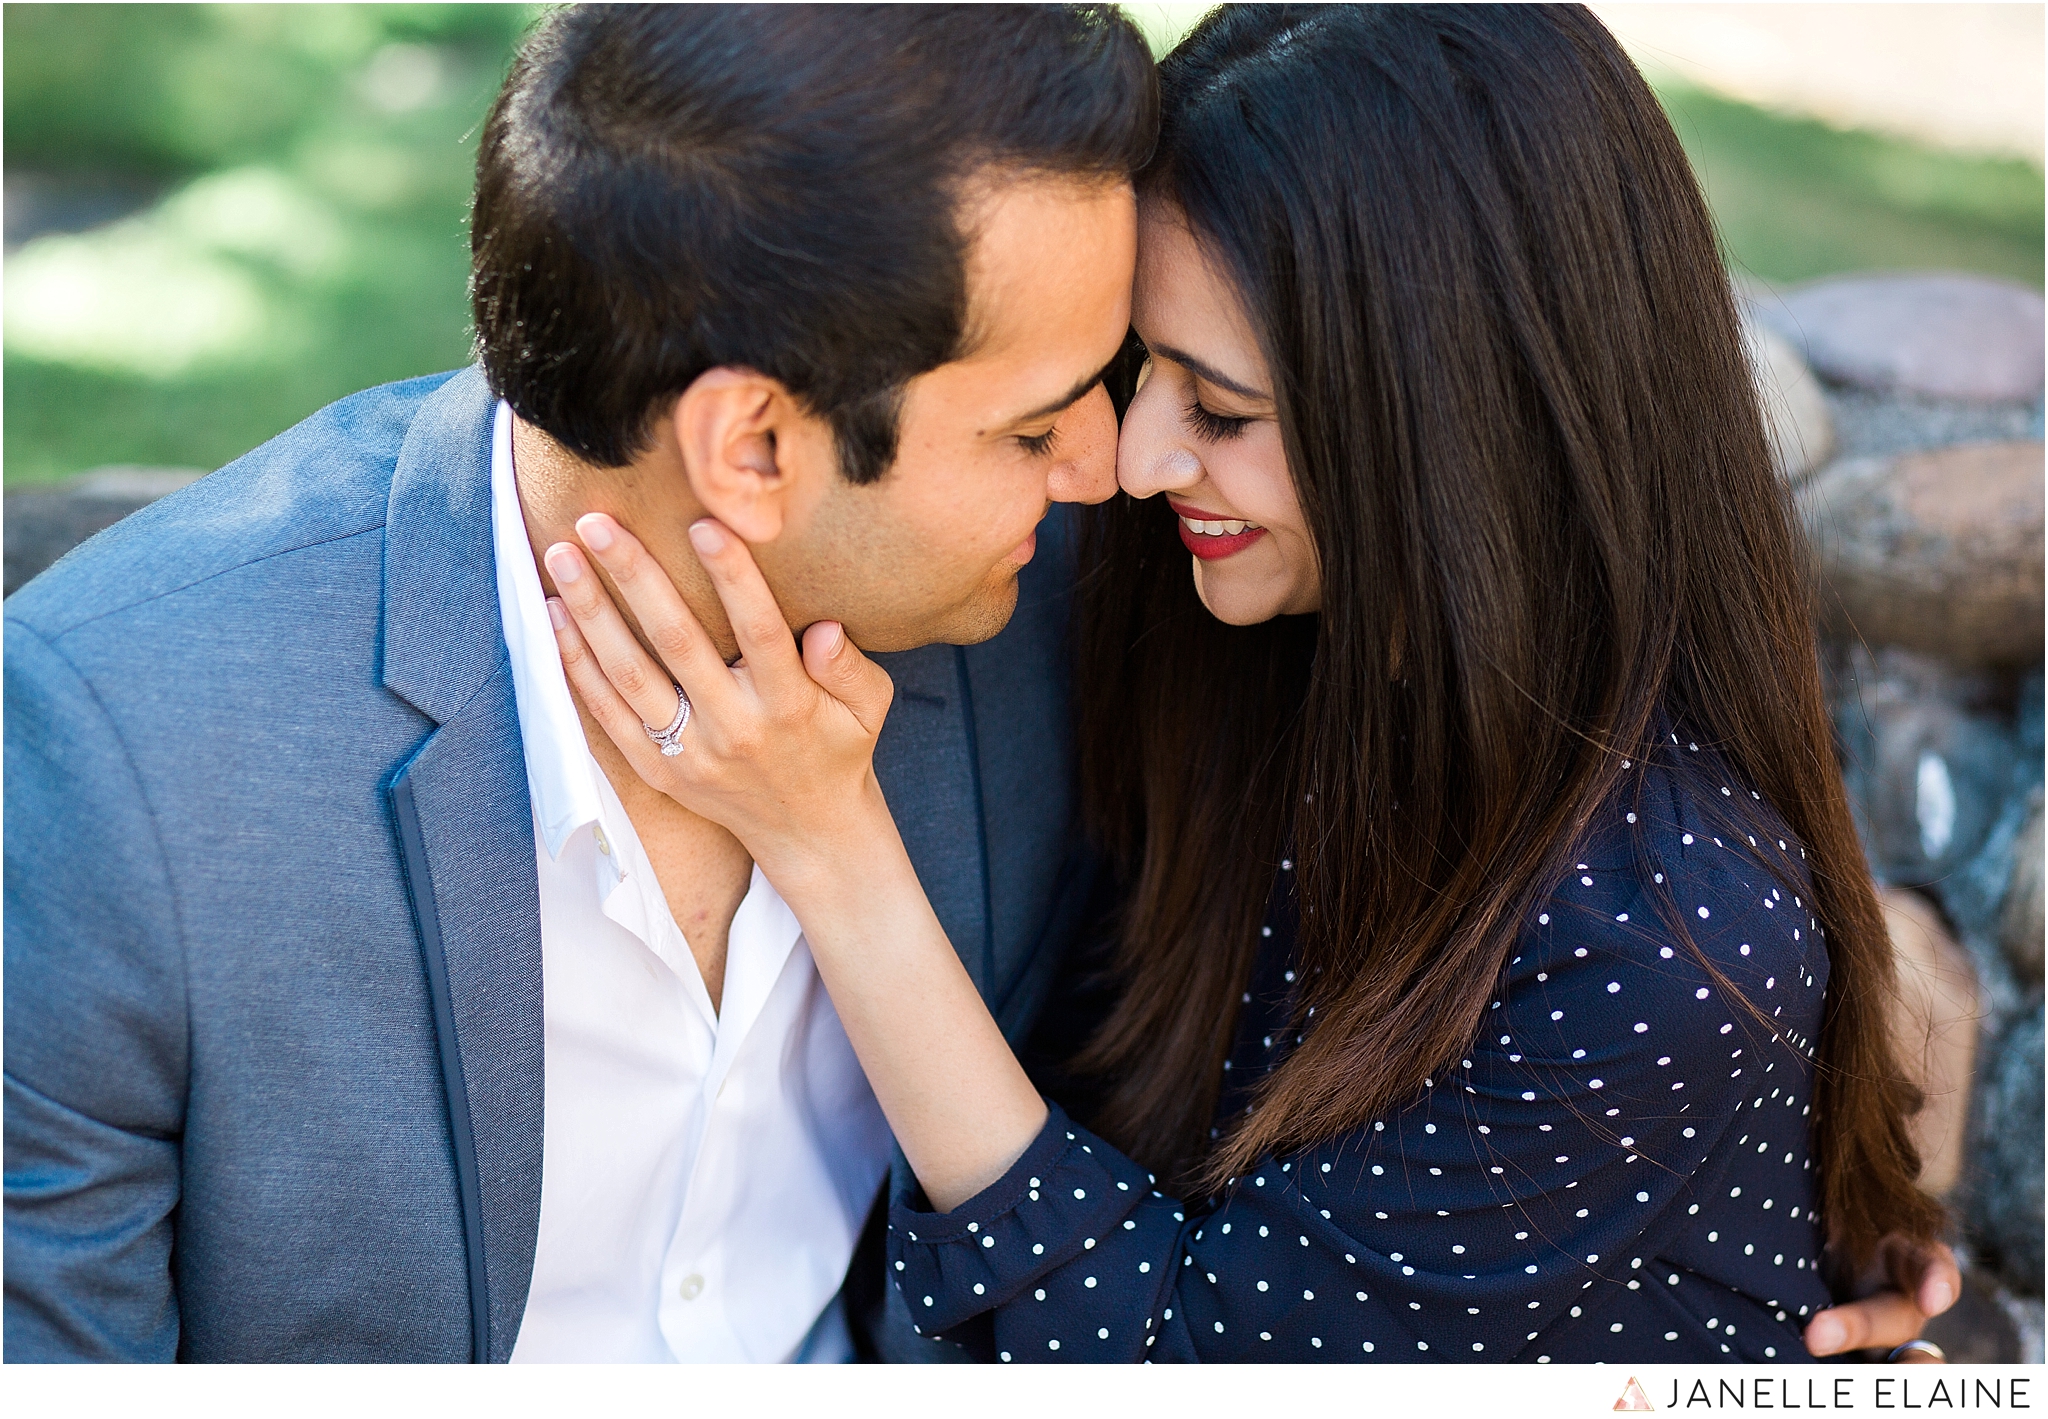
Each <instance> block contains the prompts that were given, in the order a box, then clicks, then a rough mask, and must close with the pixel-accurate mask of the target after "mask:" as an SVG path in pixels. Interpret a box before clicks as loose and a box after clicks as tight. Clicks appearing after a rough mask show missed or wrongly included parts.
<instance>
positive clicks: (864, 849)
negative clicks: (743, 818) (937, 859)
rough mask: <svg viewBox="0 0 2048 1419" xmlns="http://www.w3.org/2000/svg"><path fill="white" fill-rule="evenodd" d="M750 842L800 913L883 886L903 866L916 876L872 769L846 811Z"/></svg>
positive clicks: (756, 857) (764, 869) (767, 872)
mask: <svg viewBox="0 0 2048 1419" xmlns="http://www.w3.org/2000/svg"><path fill="white" fill-rule="evenodd" d="M747 846H748V848H749V850H750V851H752V852H753V855H754V861H755V862H757V863H758V864H759V865H760V868H761V872H762V874H763V875H764V876H766V877H767V878H768V880H769V881H770V882H772V883H774V884H775V890H776V891H777V892H778V893H780V894H781V896H782V899H783V900H784V901H786V902H788V903H789V905H790V908H791V909H792V910H794V911H796V912H797V913H798V915H799V916H801V915H802V908H803V905H804V904H806V903H810V902H822V903H827V904H829V903H832V902H843V901H846V900H848V898H849V894H852V893H861V892H871V891H873V890H874V889H875V888H878V887H883V886H885V885H886V884H887V883H888V882H890V880H891V879H892V878H893V877H894V876H896V875H897V874H898V873H899V872H901V871H908V872H909V873H910V875H911V880H912V881H915V880H916V872H915V869H914V868H911V866H910V858H909V854H908V852H907V851H906V849H905V848H904V846H903V838H902V835H901V834H900V833H899V832H898V831H897V829H896V820H895V818H894V817H893V816H891V814H890V812H889V805H888V803H887V801H886V800H884V798H883V797H882V791H881V786H880V785H879V784H878V783H876V782H875V780H874V776H873V775H872V774H870V775H869V777H868V781H867V784H866V786H865V788H864V789H863V791H862V792H861V794H860V795H859V797H858V799H857V800H856V801H854V802H852V803H850V804H849V805H848V806H847V808H846V810H845V811H844V812H841V813H838V814H834V815H833V816H831V817H830V818H814V819H812V820H811V821H810V822H809V823H807V824H806V825H805V826H804V827H803V828H802V829H801V830H798V831H794V832H791V833H788V834H786V835H778V836H777V837H775V838H773V839H764V840H762V841H761V842H759V843H749V844H748V845H747Z"/></svg>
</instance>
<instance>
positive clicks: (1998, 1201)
mask: <svg viewBox="0 0 2048 1419" xmlns="http://www.w3.org/2000/svg"><path fill="white" fill-rule="evenodd" d="M2041 1024H2042V1018H2041V1007H2040V1005H2039V1004H2038V1003H2037V1004H2036V1005H2035V1006H2034V1008H2033V1009H2032V1010H2029V1011H2028V1012H2027V1013H2025V1014H2023V1015H2021V1016H2020V1017H2019V1018H2018V1019H2016V1020H2014V1021H2013V1023H2012V1024H2011V1025H2010V1026H2009V1027H2007V1029H2006V1031H2005V1032H2004V1034H2003V1035H2002V1036H2001V1037H2000V1038H1999V1039H1998V1040H1997V1042H1996V1043H1995V1044H1993V1045H1992V1047H1991V1049H1990V1050H1989V1051H1988V1056H1989V1057H1988V1058H1987V1059H1986V1060H1985V1067H1984V1072H1983V1076H1982V1078H1981V1079H1980V1080H1979V1081H1978V1086H1977V1098H1976V1109H1975V1115H1976V1123H1975V1126H1974V1127H1973V1128H1972V1130H1971V1134H1972V1139H1973V1143H1974V1147H1973V1150H1972V1154H1971V1159H1970V1162H1971V1171H1972V1173H1973V1174H1974V1176H1973V1177H1972V1179H1971V1183H1972V1188H1971V1202H1970V1208H1969V1220H1970V1229H1971V1231H1972V1232H1973V1233H1974V1234H1975V1236H1976V1241H1977V1244H1978V1247H1979V1250H1980V1252H1981V1253H1982V1254H1983V1255H1984V1256H1985V1258H1986V1259H1987V1260H1989V1261H1991V1262H1992V1263H1993V1264H1994V1265H1995V1266H1996V1267H1997V1270H1998V1272H1999V1274H2000V1275H2001V1276H2002V1277H2003V1278H2004V1279H2005V1281H2006V1283H2007V1284H2008V1285H2010V1286H2012V1288H2013V1289H2014V1290H2016V1291H2021V1292H2028V1293H2031V1294H2034V1295H2039V1294H2040V1292H2041V1244H2042V1229H2041V1208H2042V1192H2041V1164H2042V1150H2043V1147H2044V1140H2043V1137H2042V1123H2043V1119H2042V1109H2043V1099H2042V1087H2041V1083H2042V1080H2041Z"/></svg>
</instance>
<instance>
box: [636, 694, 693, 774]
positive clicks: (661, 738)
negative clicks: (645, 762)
mask: <svg viewBox="0 0 2048 1419" xmlns="http://www.w3.org/2000/svg"><path fill="white" fill-rule="evenodd" d="M675 690H676V717H675V718H674V719H673V720H671V721H670V722H669V726H668V728H666V729H656V728H655V727H654V726H653V725H651V724H649V723H648V722H647V721H646V720H644V719H643V720H641V721H640V727H641V728H642V729H644V730H646V731H647V737H648V738H649V739H652V740H653V741H654V742H655V743H656V744H659V745H660V746H661V755H662V757H663V758H665V759H673V758H674V757H675V756H676V755H678V754H680V753H682V752H683V726H684V725H686V724H688V723H689V722H690V697H689V696H688V695H686V694H684V693H683V687H682V686H681V685H677V686H676V687H675Z"/></svg>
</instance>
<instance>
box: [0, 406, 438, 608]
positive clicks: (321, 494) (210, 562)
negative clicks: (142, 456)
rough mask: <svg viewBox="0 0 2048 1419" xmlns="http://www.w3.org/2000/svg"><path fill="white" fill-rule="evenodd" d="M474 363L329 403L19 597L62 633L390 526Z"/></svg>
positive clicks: (74, 554)
mask: <svg viewBox="0 0 2048 1419" xmlns="http://www.w3.org/2000/svg"><path fill="white" fill-rule="evenodd" d="M465 376H468V377H474V372H473V371H461V370H458V371H449V372H445V373H441V374H433V375H426V376H423V377H421V378H418V379H410V380H404V381H401V382H399V383H395V384H386V385H380V386H377V387H376V388H373V389H367V390H364V391H362V392H361V393H358V394H353V395H350V396H349V397H348V398H346V399H342V400H340V401H338V402H336V403H334V404H330V405H328V406H327V407H326V408H324V409H322V410H320V411H319V412H318V413H316V414H314V415H312V416H311V417H310V418H307V419H306V420H304V421H303V422H301V423H299V424H296V425H294V426H293V427H292V428H290V429H287V430H285V431H284V432H283V433H281V434H279V435H277V437H275V438H273V439H271V440H270V441H269V442H267V443H265V444H263V445H262V446H261V447H259V448H256V449H254V450H252V451H250V452H249V453H246V454H244V455H243V456H242V457H240V458H238V459H236V460H235V461H234V462H233V463H230V464H228V465H227V466H226V467H224V468H222V469H220V470H219V471H218V472H216V473H212V474H210V475H208V476H207V477H205V478H202V479H200V480H199V481H198V482H196V483H194V484H192V485H191V486H189V487H187V488H184V489H181V490H179V491H178V492H176V493H173V494H171V495H170V496H168V497H166V498H163V499H160V500H159V501H157V502H155V503H152V504H150V505H149V506H148V507H146V508H144V509H142V510H141V511H140V512H137V513H135V514H134V515H133V516H131V517H127V518H124V519H122V520H121V521H120V522H118V523H116V524H115V525H114V526H113V527H110V528H108V529H107V530H106V531H105V532H102V533H101V534H100V535H98V536H97V537H94V538H92V539H91V540H90V541H88V542H86V543H84V544H83V545H81V546H79V547H77V548H74V549H73V550H72V551H71V552H70V553H68V554H67V555H66V556H65V557H63V558H62V559H61V560H60V561H58V562H57V564H56V565H55V566H53V567H51V568H50V569H49V570H48V571H46V572H44V573H43V574H42V575H41V576H38V577H36V578H35V579H34V580H33V581H31V582H29V584H28V585H26V586H24V587H23V588H21V590H20V591H18V592H16V593H15V594H14V595H13V596H11V597H9V598H8V599H7V603H6V614H7V619H8V620H9V621H10V622H13V623H16V624H17V625H20V626H24V627H26V628H27V629H29V630H31V631H33V632H35V633H36V634H37V635H39V636H41V637H43V638H44V639H46V640H50V641H56V640H59V639H62V638H63V637H65V636H66V635H68V634H70V633H71V632H73V631H75V630H77V629H78V628H80V627H83V626H86V625H88V624H91V623H94V622H98V621H102V620H104V619H105V618H107V617H110V616H116V615H118V614H119V613H121V612H123V611H127V610H131V609H133V608H135V607H138V606H141V605H143V604H145V603H148V602H152V601H156V600H159V599H161V598H163V597H166V596H170V595H173V594H176V593H179V592H182V591H187V590H191V589H194V588H199V587H202V586H203V585H204V584H206V583H208V582H211V581H215V580H217V579H220V578H222V577H223V576H224V575H225V574H227V573H231V572H234V571H237V570H239V569H243V568H249V567H252V566H255V565H257V564H259V563H263V562H266V561H270V560H272V559H275V558H278V557H280V556H284V555H286V554H289V553H293V552H301V551H307V550H311V549H316V548H320V547H324V546H332V545H336V544H341V543H345V542H347V541H348V539H351V538H356V537H360V536H362V535H363V534H365V533H374V532H378V531H380V530H381V529H382V527H383V525H384V518H385V512H386V509H387V507H388V505H389V502H390V496H391V480H392V474H393V471H394V469H395V468H396V466H397V463H398V457H399V452H400V450H401V448H402V447H403V446H404V443H405V439H406V435H407V434H408V432H409V431H410V430H411V429H412V426H413V423H414V421H415V420H416V419H417V418H418V416H419V413H420V409H421V407H422V405H424V404H425V402H426V401H427V400H428V398H429V397H431V396H432V395H433V394H434V393H435V392H436V391H437V390H439V389H441V388H442V386H444V385H446V384H448V383H449V382H450V381H451V380H456V379H461V378H464V377H465Z"/></svg>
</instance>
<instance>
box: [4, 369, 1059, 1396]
mask: <svg viewBox="0 0 2048 1419" xmlns="http://www.w3.org/2000/svg"><path fill="white" fill-rule="evenodd" d="M492 408H493V402H492V399H491V396H490V393H489V391H488V389H487V388H486V386H485V383H484V381H483V379H482V377H481V376H480V374H478V373H477V372H476V371H475V370H465V371H462V372H460V373H457V374H454V375H437V376H433V377H431V378H427V379H419V380H413V381H410V382H407V383H404V384H397V385H391V386H387V387H385V388H381V389H373V390H370V391H368V392H366V393H363V394H359V395H356V396H355V397H353V398H351V399H347V400H344V401H342V402H341V403H339V404H336V405H334V406H333V407H331V408H329V409H326V410H323V411H322V412H321V413H319V414H317V415H315V416H314V417H312V418H311V419H309V420H307V421H306V422H305V423H303V424H301V425H299V426H298V427H297V428H294V429H292V430H290V431H289V432H287V433H285V434H283V435H281V436H280V437H278V438H277V439H275V440H273V441H271V442H270V443H268V444H266V445H264V446H263V447H262V448H259V449H257V450H256V451H255V452H253V453H251V454H249V455H248V456H246V457H244V458H242V459H240V460H238V461H237V462H235V463H233V464H231V465H229V466H228V467H226V468H224V469H222V470H221V471H220V472H218V473H216V474H214V475H213V476H212V477H210V478H206V479H204V480H202V481H201V482H199V483H197V484H194V485H193V486H192V487H190V488H188V489H186V490H185V491H183V492H180V493H178V494H175V495H174V496H172V497H169V498H166V499H164V500H163V501H161V502H159V503H156V504H154V505H152V506H151V507H149V508H147V509H146V510H144V511H143V512H140V513H138V514H136V515H135V516H133V517H131V518H129V519H127V520H126V521H124V522H122V523H120V524H119V525H117V526H116V527H114V528H112V529H111V530H109V531H108V532H106V533H105V534H103V535H101V536H100V537H97V538H95V539H94V540H93V541H92V542H90V543H89V544H87V545H86V546H84V547H82V548H80V549H78V550H77V551H75V552H74V553H72V554H71V555H70V556H68V557H66V558H65V559H64V560H63V561H62V562H60V563H59V564H58V565H57V566H55V567H53V568H52V569H51V570H50V571H48V572H47V573H45V574H44V575H43V576H41V577H38V578H37V579H36V580H35V581H34V582H32V583H30V584H29V585H28V586H27V587H24V588H23V589H22V590H21V591H20V592H19V593H17V594H16V595H15V596H14V597H12V598H11V599H10V600H9V601H8V602H7V604H6V648H5V654H6V763H5V772H6V882H5V885H6V918H5V934H6V1090H7V1092H6V1174H7V1182H6V1294H7V1300H6V1358H7V1359H8V1360H42V1359H63V1358H76V1359H105V1360H114V1359H122V1360H168V1359H171V1358H173V1357H177V1358H183V1359H192V1360H241V1361H274V1360H406V1361H422V1360H458V1361H459V1360H503V1359H505V1358H506V1357H507V1356H508V1355H509V1354H510V1353H511V1350H512V1345H513V1341H514V1340H515V1339H516V1338H517V1335H518V1331H519V1323H520V1318H521V1315H522V1314H523V1312H524V1309H525V1305H526V1292H527V1284H528V1280H529V1278H530V1275H531V1272H532V1266H533V1253H534V1239H535V1235H536V1232H537V1228H538V1224H539V1216H540V1190H541V1152H542V1147H543V1139H542V1136H541V1120H542V1110H541V1091H542V1048H543V1046H542V1002H541V941H540V924H539V917H538V914H537V913H538V906H537V889H536V885H535V873H534V845H533V831H532V815H531V813H530V811H529V808H528V804H527V793H526V770H525V767H524V762H523V759H522V756H521V751H520V743H519V721H518V716H517V714H516V713H515V709H514V705H513V697H512V679H511V674H510V671H509V668H508V664H507V660H506V653H505V646H504V640H503V637H502V634H501V632H500V629H499V616H498V605H497V594H496V580H495V575H494V571H493V565H492V552H491V514H490V427H491V424H490V421H491V412H492ZM1045 531H1046V532H1047V533H1048V534H1050V535H1047V536H1043V537H1041V541H1040V546H1041V553H1040V559H1039V560H1038V561H1035V562H1034V563H1033V564H1032V565H1031V567H1030V568H1028V569H1027V572H1026V575H1025V577H1024V581H1023V586H1022V592H1021V595H1020V598H1019V604H1018V611H1017V614H1016V617H1015V619H1014V620H1013V621H1012V622H1011V624H1010V626H1009V628H1008V629H1007V630H1005V631H1004V632H1003V634H1002V635H1000V636H999V637H997V638H996V639H995V640H993V641H990V642H989V643H988V644H986V645H981V646H975V647H970V648H966V649H961V648H957V647H952V646H931V647H928V648H926V649H923V650H917V651H910V652H906V653H904V654H900V655H890V656H883V657H881V659H882V661H883V663H884V664H886V666H887V667H888V670H889V672H890V674H891V675H892V676H893V677H894V678H895V681H896V686H897V696H896V703H895V708H894V710H893V711H892V713H891V715H890V719H889V725H888V728H887V730H886V731H885V732H884V734H883V736H882V740H881V744H880V746H879V748H878V749H877V752H876V768H877V772H878V774H879V776H880V778H881V781H882V784H883V787H884V789H885V791H886V792H887V795H888V798H889V802H890V805H891V807H892V808H893V809H894V811H895V813H896V817H897V820H898V822H899V823H900V824H901V826H902V829H903V836H904V839H905V841H906V843H907V844H908V845H909V848H910V853H911V856H912V858H913V859H914V861H915V862H916V864H917V868H918V872H919V875H920V877H921V878H922V879H923V881H924V884H925V886H926V888H927V890H928V891H929V893H930V895H931V898H932V902H933V905H934V906H935V907H936V908H937V910H938V914H939V918H940V920H941V921H943V922H944V923H945V926H946V929H947V931H948V932H949V933H950V934H951V937H952V940H953V942H954V944H955V945H956V946H957V947H958V949H959V951H960V954H961V956H962V958H963V959H964V960H965V962H966V964H967V968H968V970H969V971H970V972H971V973H972V974H973V977H974V980H975V982H976V984H977V985H979V986H980V988H981V990H982V993H983V995H984V996H985V997H986V998H987V1000H988V1001H989V1004H990V1006H991V1008H992V1009H993V1010H994V1011H995V1013H996V1016H997V1018H998V1019H999V1020H1000V1021H1001V1022H1002V1024H1003V1026H1004V1028H1005V1030H1006V1031H1007V1032H1008V1033H1009V1034H1010V1035H1011V1037H1012V1038H1013V1039H1014V1038H1016V1037H1017V1036H1018V1035H1019V1034H1020V1033H1021V1032H1022V1031H1023V1030H1024V1029H1025V1028H1026V1027H1027V1025H1028V1024H1029V1022H1030V1020H1031V1017H1032V1016H1033V1015H1034V1014H1035V1013H1036V1012H1037V1010H1038V1008H1039V1006H1040V1005H1041V1004H1042V1003H1043V1001H1044V999H1045V995H1046V991H1047V988H1048V985H1049V982H1050V978H1051V976H1052V973H1053V969H1054V967H1055V965H1056V964H1057V961H1058V958H1059V956H1060V955H1061V954H1062V952H1063V950H1064V947H1065V944H1066V942H1067V939H1068V938H1069V937H1070V936H1071V935H1072V934H1073V933H1074V932H1075V931H1076V930H1077V929H1078V928H1079V925H1080V919H1081V916H1082V913H1083V912H1084V910H1085V900H1086V897H1087V893H1088V880H1087V879H1088V877H1089V875H1090V874H1089V873H1088V871H1087V869H1086V866H1085V864H1084V861H1083V859H1082V858H1081V857H1080V856H1079V855H1078V854H1077V853H1076V852H1075V851H1074V849H1073V839H1074V835H1073V832H1072V828H1073V823H1072V818H1073V796H1072V789H1071V775H1070V763H1069V758H1070V755H1069V743H1068V721H1067V715H1066V704H1065V695H1066V688H1065V674H1064V665H1065V661H1064V656H1063V653H1062V639H1063V635H1064V630H1065V623H1066V616H1067V595H1068V591H1069V580H1068V578H1069V576H1070V571H1069V569H1068V563H1067V560H1066V557H1065V555H1064V551H1065V541H1066V539H1065V537H1064V536H1063V529H1062V526H1061V525H1060V524H1059V523H1058V522H1057V521H1056V520H1049V521H1048V524H1047V527H1046V529H1045ZM907 1181H908V1180H907V1177H906V1176H905V1175H904V1171H903V1169H902V1166H901V1162H900V1159H899V1162H898V1177H897V1186H898V1188H899V1189H901V1188H903V1187H905V1186H907ZM872 1264H873V1265H874V1266H876V1267H879V1266H880V1262H879V1260H874V1261H873V1263H872ZM856 1279H860V1278H856ZM872 1280H873V1285H872V1286H871V1287H870V1288H869V1289H870V1290H871V1291H872V1292H874V1293H875V1294H877V1295H879V1296H885V1297H887V1298H888V1303H889V1304H890V1305H891V1306H893V1307H894V1309H893V1311H892V1312H891V1313H889V1314H888V1315H886V1316H885V1317H882V1318H880V1319H873V1318H871V1319H870V1321H869V1329H868V1333H869V1334H870V1335H871V1336H872V1337H873V1339H874V1340H875V1342H876V1343H877V1344H878V1346H879V1348H880V1351H881V1353H882V1354H884V1355H885V1356H890V1357H894V1358H916V1359H930V1358H940V1356H938V1355H935V1354H934V1353H933V1352H934V1350H935V1349H937V1350H950V1349H951V1347H946V1346H941V1347H934V1346H932V1345H931V1344H930V1343H929V1342H925V1341H920V1340H917V1339H916V1338H915V1337H914V1336H913V1335H912V1334H911V1331H910V1322H909V1318H908V1316H907V1314H905V1313H904V1312H903V1311H902V1306H901V1301H900V1298H898V1297H897V1296H896V1293H895V1288H894V1287H891V1286H886V1285H883V1284H881V1280H880V1277H879V1276H877V1277H875V1278H872ZM849 1289H851V1288H849Z"/></svg>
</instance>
